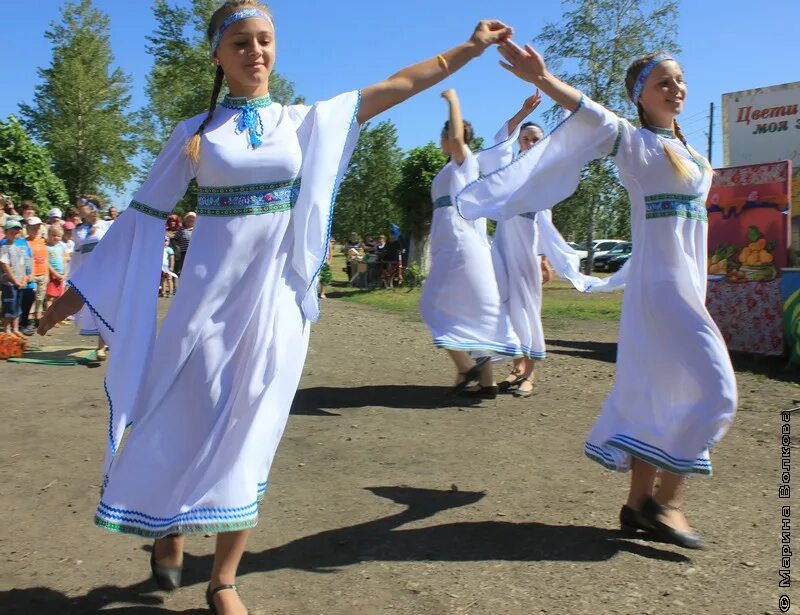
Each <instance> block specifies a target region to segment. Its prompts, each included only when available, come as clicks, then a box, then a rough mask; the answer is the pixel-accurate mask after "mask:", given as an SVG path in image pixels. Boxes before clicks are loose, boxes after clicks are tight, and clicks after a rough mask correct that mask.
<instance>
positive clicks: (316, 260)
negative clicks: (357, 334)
mask: <svg viewBox="0 0 800 615" xmlns="http://www.w3.org/2000/svg"><path fill="white" fill-rule="evenodd" d="M360 103H361V92H358V91H354V92H348V93H346V94H341V95H339V96H336V97H334V98H332V99H330V100H326V101H322V102H318V103H316V104H314V105H313V106H312V107H307V106H305V105H294V106H292V107H289V116H290V117H291V118H292V120H293V121H294V122H295V124H296V125H297V138H298V142H299V143H300V148H301V151H302V153H303V165H302V168H301V183H300V192H299V193H298V195H297V202H296V204H295V207H294V209H293V210H292V234H293V240H294V245H293V248H292V255H291V258H292V267H293V268H294V270H295V271H296V272H297V273H298V275H300V277H301V279H302V280H303V283H304V285H305V293H304V294H303V297H302V298H301V299H300V307H301V309H302V310H303V314H304V315H305V317H306V318H307V319H309V320H311V321H316V320H317V319H318V318H319V313H320V306H319V296H318V294H317V278H318V277H319V272H320V269H322V265H323V264H324V263H325V260H326V259H327V256H328V248H329V243H330V242H329V239H330V234H331V223H332V221H333V206H334V201H335V199H336V194H337V192H338V190H339V185H340V184H341V181H342V178H343V177H344V174H345V172H346V171H347V165H348V163H349V162H350V157H351V156H352V155H353V150H354V149H355V147H356V143H358V136H359V134H360V132H361V126H360V125H359V123H358V122H357V120H356V116H357V114H358V109H359V105H360Z"/></svg>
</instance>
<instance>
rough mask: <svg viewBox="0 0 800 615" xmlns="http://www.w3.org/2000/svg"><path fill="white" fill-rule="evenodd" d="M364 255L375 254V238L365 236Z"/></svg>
mask: <svg viewBox="0 0 800 615" xmlns="http://www.w3.org/2000/svg"><path fill="white" fill-rule="evenodd" d="M363 248H364V253H365V254H374V253H375V238H374V237H373V236H372V235H367V236H366V238H365V239H364V246H363Z"/></svg>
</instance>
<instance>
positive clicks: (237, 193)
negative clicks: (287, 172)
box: [197, 177, 300, 217]
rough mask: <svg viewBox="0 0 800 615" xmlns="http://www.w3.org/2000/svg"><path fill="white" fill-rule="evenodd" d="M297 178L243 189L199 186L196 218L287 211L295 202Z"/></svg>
mask: <svg viewBox="0 0 800 615" xmlns="http://www.w3.org/2000/svg"><path fill="white" fill-rule="evenodd" d="M299 193H300V178H299V177H298V178H297V179H290V180H285V181H280V182H271V183H267V184H246V185H243V186H199V190H198V195H197V215H198V216H231V217H232V216H257V215H261V214H273V213H278V212H281V211H289V210H291V209H292V208H294V205H295V203H296V202H297V195H298V194H299Z"/></svg>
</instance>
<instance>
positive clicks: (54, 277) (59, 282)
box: [44, 225, 68, 309]
mask: <svg viewBox="0 0 800 615" xmlns="http://www.w3.org/2000/svg"><path fill="white" fill-rule="evenodd" d="M63 236H64V231H63V230H62V229H61V227H60V226H55V225H53V226H51V227H50V229H49V230H48V231H47V266H48V268H49V274H50V281H49V282H48V283H47V292H46V296H45V300H44V306H45V309H47V308H48V307H50V304H51V303H53V301H54V300H55V299H58V298H59V297H60V296H61V295H62V294H63V292H64V278H65V277H66V273H67V259H68V257H67V247H66V246H65V245H64V243H63V241H62V238H63Z"/></svg>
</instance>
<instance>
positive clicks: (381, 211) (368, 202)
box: [333, 120, 402, 241]
mask: <svg viewBox="0 0 800 615" xmlns="http://www.w3.org/2000/svg"><path fill="white" fill-rule="evenodd" d="M401 159H402V150H401V149H400V147H399V146H398V145H397V128H396V127H395V125H394V124H393V123H392V122H391V121H390V120H385V121H383V122H381V123H379V124H377V125H376V126H375V127H374V128H371V127H370V126H369V124H367V125H365V126H364V128H363V130H362V131H361V136H360V138H359V140H358V144H357V145H356V149H355V151H354V152H353V157H352V158H351V159H350V166H349V167H348V168H347V174H346V175H345V177H344V179H343V180H342V185H341V188H340V189H339V195H338V197H337V198H336V215H335V216H334V218H333V235H334V237H337V238H339V239H340V240H342V241H344V239H346V238H347V236H348V235H349V234H350V233H358V234H359V235H360V236H361V237H364V236H365V235H368V234H376V233H380V232H385V233H387V234H388V232H389V228H390V226H391V225H392V224H393V223H396V222H397V221H398V218H399V213H400V212H399V210H398V208H397V206H396V205H395V201H394V197H395V193H396V189H397V184H398V182H399V181H400V162H401Z"/></svg>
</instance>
